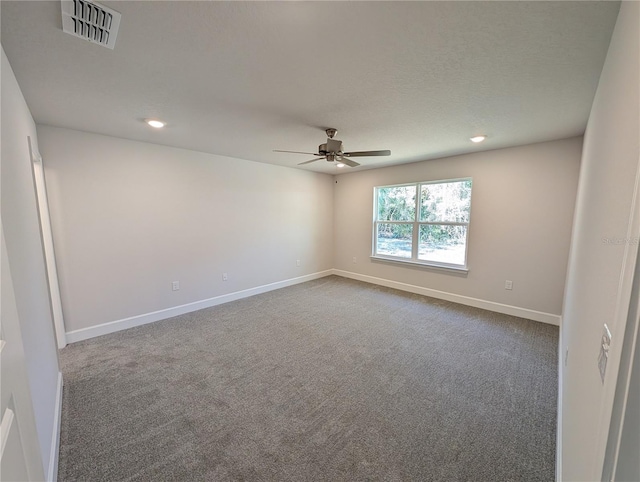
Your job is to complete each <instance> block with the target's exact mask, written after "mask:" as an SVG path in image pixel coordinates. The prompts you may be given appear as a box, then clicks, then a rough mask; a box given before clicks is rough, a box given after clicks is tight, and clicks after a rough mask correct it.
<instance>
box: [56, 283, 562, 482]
mask: <svg viewBox="0 0 640 482" xmlns="http://www.w3.org/2000/svg"><path fill="white" fill-rule="evenodd" d="M557 340H558V329H557V328H556V327H554V326H550V325H544V324H542V323H536V322H533V321H529V320H524V319H521V318H515V317H512V316H507V315H500V314H496V313H491V312H488V311H484V310H479V309H475V308H470V307H466V306H461V305H457V304H454V303H449V302H445V301H439V300H435V299H433V298H426V297H422V296H418V295H411V294H407V293H403V292H400V291H395V290H391V289H387V288H382V287H378V286H374V285H369V284H365V283H360V282H357V281H352V280H347V279H344V278H339V277H336V276H331V277H328V278H323V279H320V280H316V281H312V282H309V283H304V284H300V285H296V286H293V287H289V288H285V289H281V290H277V291H272V292H270V293H266V294H262V295H258V296H254V297H252V298H247V299H244V300H240V301H235V302H232V303H228V304H225V305H220V306H217V307H213V308H208V309H205V310H201V311H198V312H194V313H190V314H186V315H182V316H179V317H176V318H172V319H168V320H164V321H161V322H157V323H154V324H150V325H146V326H141V327H138V328H133V329H130V330H127V331H123V332H119V333H115V334H111V335H106V336H103V337H100V338H95V339H92V340H87V341H84V342H80V343H76V344H73V345H70V346H68V347H67V348H65V349H64V350H62V351H61V363H62V369H63V373H64V399H63V414H62V434H61V453H60V462H59V479H58V480H60V481H63V482H64V481H72V480H83V481H100V480H104V481H121V480H140V481H142V480H149V481H151V480H153V481H164V480H175V481H197V480H211V481H225V480H246V481H359V480H384V481H400V480H412V481H413V480H415V481H492V482H493V481H552V480H554V464H555V455H554V454H555V424H556V397H557V393H556V387H557V378H556V377H557V373H556V370H557Z"/></svg>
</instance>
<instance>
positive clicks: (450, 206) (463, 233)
mask: <svg viewBox="0 0 640 482" xmlns="http://www.w3.org/2000/svg"><path fill="white" fill-rule="evenodd" d="M470 211H471V179H456V180H450V181H435V182H420V183H415V184H404V185H401V186H381V187H377V188H375V206H374V236H373V255H374V256H376V257H384V258H391V259H398V260H405V261H413V262H418V263H423V264H433V265H442V266H452V267H466V265H467V234H468V232H469V216H470Z"/></svg>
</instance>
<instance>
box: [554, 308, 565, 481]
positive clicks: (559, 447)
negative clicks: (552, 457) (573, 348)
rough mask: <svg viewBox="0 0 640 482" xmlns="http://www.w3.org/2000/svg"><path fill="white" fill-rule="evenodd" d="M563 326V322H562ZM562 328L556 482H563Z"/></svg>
mask: <svg viewBox="0 0 640 482" xmlns="http://www.w3.org/2000/svg"><path fill="white" fill-rule="evenodd" d="M561 324H562V321H561ZM563 346H564V343H563V340H562V326H561V327H560V338H559V339H558V421H557V426H556V482H562V381H563V380H564V353H563V351H564V349H563Z"/></svg>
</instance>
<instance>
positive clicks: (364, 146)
mask: <svg viewBox="0 0 640 482" xmlns="http://www.w3.org/2000/svg"><path fill="white" fill-rule="evenodd" d="M101 3H103V4H104V5H106V6H109V7H111V8H113V9H115V10H117V11H119V12H120V13H122V22H121V25H120V32H119V34H118V39H117V43H116V46H115V49H114V50H108V49H106V48H104V47H100V46H97V45H94V44H90V43H88V42H84V41H82V40H80V39H77V38H74V37H72V36H70V35H68V34H65V33H63V32H62V28H61V14H60V3H59V2H57V1H47V2H8V1H2V2H0V5H1V6H0V8H1V18H2V30H1V32H2V45H3V47H4V49H5V52H6V53H7V56H8V58H9V61H10V63H11V65H12V67H13V69H14V71H15V73H16V76H17V78H18V82H19V83H20V85H21V87H22V90H23V93H24V95H25V97H26V99H27V103H28V104H29V107H30V108H31V111H32V114H33V116H34V118H35V120H36V122H38V123H42V124H50V125H55V126H61V127H69V128H73V129H79V130H85V131H90V132H97V133H101V134H107V135H112V136H117V137H123V138H128V139H136V140H141V141H148V142H153V143H158V144H164V145H169V146H176V147H183V148H188V149H194V150H198V151H204V152H210V153H214V154H222V155H226V156H232V157H237V158H242V159H249V160H253V161H259V162H267V163H272V164H280V165H285V166H291V167H294V166H296V164H297V163H298V162H302V161H305V160H308V159H310V158H311V156H306V157H305V156H304V155H295V154H278V153H273V152H272V150H273V149H289V150H299V151H307V152H314V151H315V150H316V149H317V146H318V144H320V143H322V142H324V140H325V139H326V135H325V133H324V129H325V128H327V127H335V128H337V129H338V135H337V136H336V137H337V138H338V139H340V140H342V141H343V143H344V148H345V150H350V151H356V150H374V149H391V151H392V156H391V157H378V158H360V159H358V160H359V161H360V160H361V161H362V163H363V167H361V168H357V169H363V168H367V167H380V166H383V165H389V164H395V163H403V162H414V161H420V160H425V159H433V158H437V157H444V156H449V155H454V154H459V153H464V152H471V151H474V150H480V149H495V148H500V147H508V146H513V145H519V144H526V143H532V142H540V141H545V140H551V139H559V138H563V137H569V136H574V135H580V134H582V133H583V132H584V129H585V126H586V121H587V117H588V114H589V110H590V108H591V102H592V99H593V96H594V93H595V89H596V87H597V83H598V78H599V75H600V71H601V69H602V65H603V62H604V58H605V55H606V51H607V48H608V45H609V39H610V37H611V32H612V31H613V27H614V24H615V20H616V16H617V13H618V8H619V3H618V2H591V1H586V2H565V1H559V2H524V1H522V2H494V1H487V2H484V1H475V2H190V1H183V2H155V1H154V2H129V1H121V2H113V1H104V2H101ZM148 117H157V118H160V119H162V120H164V121H166V122H167V123H168V126H167V127H166V128H165V129H163V130H153V129H151V128H150V127H148V126H147V125H146V124H144V123H143V122H142V119H144V118H148ZM475 134H486V135H488V136H489V137H488V139H487V141H485V142H484V143H483V144H480V145H475V144H471V143H470V142H469V137H470V136H472V135H475ZM301 168H304V169H309V170H316V171H319V172H328V173H334V172H337V171H338V169H337V168H336V167H334V166H333V165H331V164H329V163H327V162H326V161H318V162H315V163H312V164H310V165H306V166H302V167H301ZM345 169H347V168H345Z"/></svg>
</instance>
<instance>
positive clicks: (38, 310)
mask: <svg viewBox="0 0 640 482" xmlns="http://www.w3.org/2000/svg"><path fill="white" fill-rule="evenodd" d="M27 136H30V137H31V139H32V141H34V142H35V146H36V147H37V139H36V126H35V124H34V122H33V118H32V117H31V113H30V112H29V108H28V107H27V104H26V103H25V100H24V97H23V96H22V92H21V91H20V87H19V86H18V83H17V81H16V78H15V76H14V74H13V70H12V69H11V66H10V65H9V61H8V59H7V57H6V55H5V53H4V49H3V50H2V174H1V200H2V203H1V215H2V226H3V230H4V235H5V240H6V247H7V254H8V258H9V266H2V269H3V270H5V269H10V273H11V278H12V279H13V285H14V291H15V300H16V305H17V309H18V318H19V320H20V328H21V333H22V342H23V346H24V352H25V361H26V366H27V373H28V375H29V385H30V388H31V396H32V400H33V410H34V414H35V419H36V428H37V432H38V439H39V443H40V452H41V453H42V459H43V462H44V470H45V473H47V471H48V470H49V467H50V465H51V464H53V460H52V458H51V455H52V454H51V448H52V441H53V439H54V437H53V434H54V433H55V432H56V420H57V419H56V399H57V395H58V371H59V370H58V358H57V350H56V342H55V337H54V331H53V320H52V317H51V309H50V303H49V294H48V287H47V279H46V271H45V270H46V268H45V263H44V256H43V251H42V239H41V236H40V227H39V222H38V211H37V206H36V194H35V189H34V183H33V175H32V170H31V159H30V156H29V146H28V144H27Z"/></svg>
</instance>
